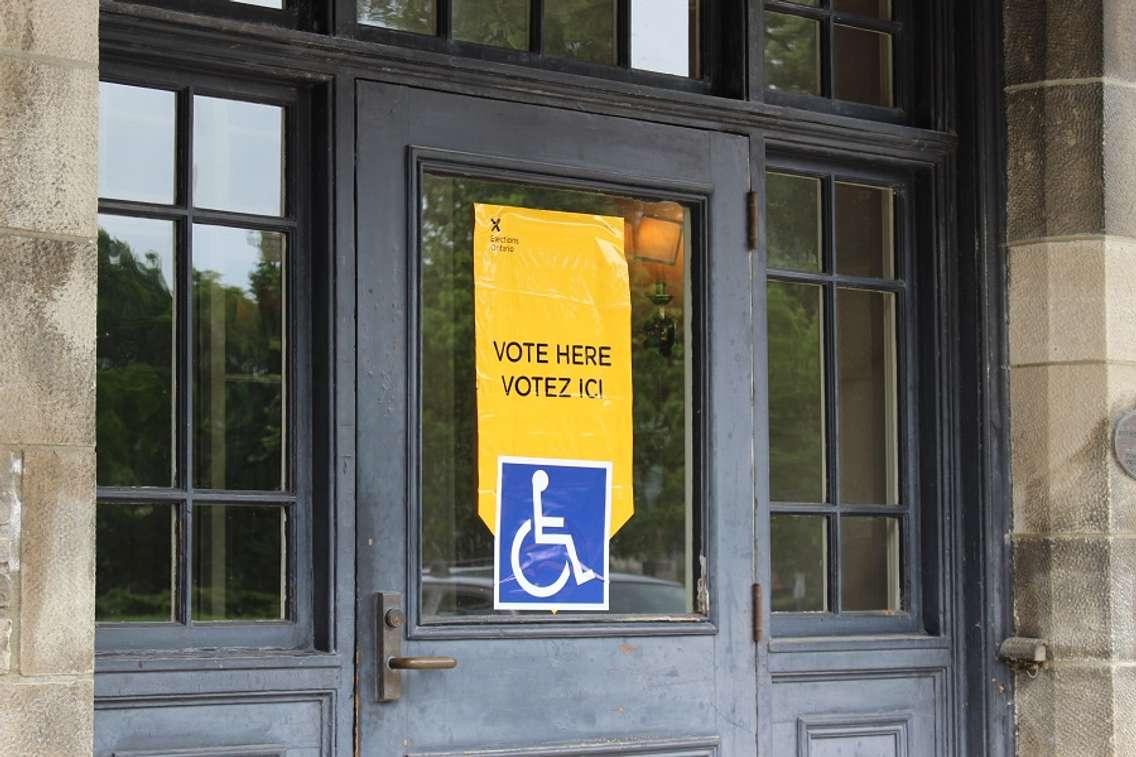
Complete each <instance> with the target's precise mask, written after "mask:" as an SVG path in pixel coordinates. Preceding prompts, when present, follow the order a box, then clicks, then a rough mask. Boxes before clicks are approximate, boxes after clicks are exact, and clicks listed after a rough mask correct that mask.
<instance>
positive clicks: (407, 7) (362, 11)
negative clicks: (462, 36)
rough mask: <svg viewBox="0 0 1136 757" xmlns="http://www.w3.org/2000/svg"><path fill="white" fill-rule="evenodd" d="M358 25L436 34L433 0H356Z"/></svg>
mask: <svg viewBox="0 0 1136 757" xmlns="http://www.w3.org/2000/svg"><path fill="white" fill-rule="evenodd" d="M356 11H357V14H358V18H359V23H361V24H366V25H368V26H382V27H384V28H386V29H397V30H399V31H403V32H416V33H418V34H436V33H437V31H438V17H437V10H436V8H435V0H358V4H357V5H356Z"/></svg>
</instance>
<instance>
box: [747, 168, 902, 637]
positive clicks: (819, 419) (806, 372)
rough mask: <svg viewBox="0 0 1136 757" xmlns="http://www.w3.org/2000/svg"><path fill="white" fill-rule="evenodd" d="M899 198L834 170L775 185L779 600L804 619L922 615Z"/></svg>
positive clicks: (773, 354) (773, 370)
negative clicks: (916, 575)
mask: <svg viewBox="0 0 1136 757" xmlns="http://www.w3.org/2000/svg"><path fill="white" fill-rule="evenodd" d="M901 189H902V187H900V186H897V185H895V184H892V183H888V182H886V181H884V180H881V179H880V178H878V177H871V176H868V177H865V176H861V175H857V174H850V175H844V174H841V173H837V172H834V171H829V170H824V169H823V167H822V168H819V169H814V168H811V167H810V168H809V169H807V170H805V171H796V170H782V169H781V168H776V169H771V170H770V171H769V172H768V173H767V175H766V209H767V219H768V227H767V245H768V246H767V249H768V284H767V295H768V296H767V314H768V329H769V342H768V344H769V353H768V361H769V362H768V365H769V428H770V458H769V478H770V499H771V501H772V507H771V512H772V523H771V534H772V535H771V540H770V545H771V549H772V576H773V586H772V595H771V597H772V608H773V611H774V613H779V614H782V615H789V614H792V615H793V616H795V617H797V619H798V620H802V619H805V620H807V619H808V618H809V617H812V618H813V619H814V620H815V619H817V618H822V617H828V618H829V619H830V620H832V619H838V618H840V617H844V618H845V619H847V618H848V617H851V616H857V615H859V616H861V617H862V618H863V617H865V616H867V618H868V622H871V621H870V617H871V616H873V615H875V616H876V617H883V616H885V615H886V616H896V615H902V616H904V617H910V613H911V612H912V611H913V609H914V605H915V599H916V598H915V597H913V596H912V594H911V591H912V590H913V589H912V587H913V586H914V582H913V581H910V580H908V573H909V571H910V566H912V565H913V564H916V563H915V562H914V558H913V555H912V550H913V549H914V547H913V542H912V540H911V538H910V536H911V534H912V533H913V530H912V529H913V523H912V518H913V517H914V513H915V508H914V507H913V501H912V500H913V497H914V495H913V493H912V487H911V485H910V484H911V483H912V482H911V481H910V480H909V477H908V476H906V475H905V474H904V473H903V471H905V470H908V468H907V467H905V465H906V464H908V461H910V460H911V459H912V453H911V450H909V449H907V448H906V447H905V444H904V441H903V440H904V439H905V438H906V436H907V435H905V434H904V433H903V432H902V429H903V427H904V424H905V423H906V422H907V421H908V411H909V407H910V403H909V402H908V398H907V396H906V395H905V393H904V391H903V387H904V376H905V375H906V373H907V366H906V361H905V354H906V350H905V348H904V343H903V329H902V328H901V324H902V323H903V322H904V315H905V313H907V311H908V308H909V299H910V298H909V292H908V271H907V268H908V264H907V260H906V256H905V255H904V254H903V246H902V244H900V238H899V232H900V230H901V229H902V225H901V224H900V223H899V221H900V219H901V215H900V213H899V208H898V205H899V198H900V197H901V196H902V195H901V191H900V190H901ZM789 625H793V624H789ZM802 627H803V626H801V625H799V624H797V625H793V628H794V630H796V629H798V628H802Z"/></svg>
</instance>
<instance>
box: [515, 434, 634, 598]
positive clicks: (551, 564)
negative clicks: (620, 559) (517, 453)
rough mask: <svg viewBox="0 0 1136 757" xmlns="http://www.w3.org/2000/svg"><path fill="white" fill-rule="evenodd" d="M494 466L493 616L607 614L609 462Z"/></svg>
mask: <svg viewBox="0 0 1136 757" xmlns="http://www.w3.org/2000/svg"><path fill="white" fill-rule="evenodd" d="M497 465H498V470H497V533H496V535H495V537H494V553H495V560H494V582H493V607H494V609H500V610H606V609H608V580H607V572H608V540H609V537H610V530H611V463H606V462H596V461H593V460H554V459H542V458H523V457H504V456H502V457H499V458H498V460H497Z"/></svg>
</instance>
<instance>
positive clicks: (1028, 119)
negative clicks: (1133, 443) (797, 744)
mask: <svg viewBox="0 0 1136 757" xmlns="http://www.w3.org/2000/svg"><path fill="white" fill-rule="evenodd" d="M1004 13H1005V55H1006V81H1005V84H1006V117H1007V127H1008V159H1009V175H1008V184H1009V186H1008V189H1009V198H1008V219H1007V220H1008V237H1009V239H1008V240H1007V241H1008V244H1009V251H1008V252H1009V261H1010V303H1009V309H1010V324H1009V327H1010V364H1011V368H1010V384H1011V392H1010V394H1011V400H1010V402H1011V436H1012V441H1013V479H1014V480H1013V485H1014V496H1013V507H1014V532H1013V535H1012V538H1013V553H1014V566H1013V570H1014V617H1015V624H1016V632H1017V633H1018V634H1019V635H1023V636H1041V637H1045V638H1047V639H1049V640H1050V641H1051V642H1052V645H1053V647H1052V648H1053V652H1054V654H1055V657H1056V661H1055V662H1054V663H1053V665H1052V667H1051V668H1050V669H1049V670H1047V671H1045V672H1043V673H1042V674H1041V675H1040V676H1038V677H1037V678H1036V679H1030V678H1028V677H1026V676H1019V677H1018V680H1017V697H1016V708H1017V727H1018V754H1019V755H1022V757H1044V756H1045V755H1093V756H1095V755H1133V754H1136V720H1134V719H1133V717H1132V709H1133V707H1134V706H1136V664H1134V663H1136V481H1133V480H1130V479H1129V478H1127V477H1126V476H1125V475H1124V474H1123V472H1122V471H1121V469H1120V467H1119V465H1117V463H1116V461H1115V458H1114V456H1113V454H1112V450H1111V438H1110V437H1111V429H1112V425H1113V423H1114V422H1115V420H1116V419H1117V417H1118V416H1119V415H1120V414H1122V413H1123V412H1124V411H1126V410H1130V409H1134V408H1136V3H1133V2H1131V0H1006V1H1005V5H1004Z"/></svg>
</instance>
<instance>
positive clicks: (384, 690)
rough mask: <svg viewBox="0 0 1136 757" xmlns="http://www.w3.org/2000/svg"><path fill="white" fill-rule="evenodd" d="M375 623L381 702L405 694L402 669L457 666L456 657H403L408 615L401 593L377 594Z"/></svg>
mask: <svg viewBox="0 0 1136 757" xmlns="http://www.w3.org/2000/svg"><path fill="white" fill-rule="evenodd" d="M375 626H376V627H375V663H374V664H375V667H376V668H378V671H377V672H378V676H376V678H377V680H376V681H375V684H376V686H375V688H376V691H375V694H376V698H377V699H378V700H379V701H380V702H393V701H395V700H396V699H398V698H399V697H400V696H402V671H403V670H452V669H454V668H456V667H457V666H458V661H457V660H455V659H454V658H453V657H403V656H402V632H403V629H404V628H405V626H406V614H405V613H404V612H403V611H402V595H400V594H394V593H389V594H388V593H381V594H377V595H375Z"/></svg>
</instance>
